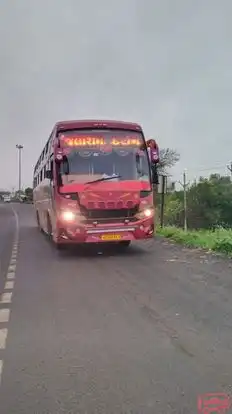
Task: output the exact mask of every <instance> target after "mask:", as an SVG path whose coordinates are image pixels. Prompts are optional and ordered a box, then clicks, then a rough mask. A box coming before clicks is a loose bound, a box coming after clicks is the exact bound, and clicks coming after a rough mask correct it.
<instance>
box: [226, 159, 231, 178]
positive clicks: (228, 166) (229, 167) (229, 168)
mask: <svg viewBox="0 0 232 414" xmlns="http://www.w3.org/2000/svg"><path fill="white" fill-rule="evenodd" d="M227 168H228V170H229V171H230V175H231V179H232V161H231V163H230V165H227Z"/></svg>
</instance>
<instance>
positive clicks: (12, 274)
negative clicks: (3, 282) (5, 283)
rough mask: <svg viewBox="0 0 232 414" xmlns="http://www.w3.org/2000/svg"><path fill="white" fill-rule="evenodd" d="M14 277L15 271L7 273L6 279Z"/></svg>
mask: <svg viewBox="0 0 232 414" xmlns="http://www.w3.org/2000/svg"><path fill="white" fill-rule="evenodd" d="M14 278H15V272H9V273H7V279H14Z"/></svg>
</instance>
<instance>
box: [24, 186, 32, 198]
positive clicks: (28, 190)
mask: <svg viewBox="0 0 232 414" xmlns="http://www.w3.org/2000/svg"><path fill="white" fill-rule="evenodd" d="M25 195H26V197H27V199H28V200H32V199H33V189H32V188H31V187H27V188H26V189H25Z"/></svg>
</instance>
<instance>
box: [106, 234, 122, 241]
mask: <svg viewBox="0 0 232 414" xmlns="http://www.w3.org/2000/svg"><path fill="white" fill-rule="evenodd" d="M101 239H102V240H107V241H111V240H121V236H120V234H103V235H102V236H101Z"/></svg>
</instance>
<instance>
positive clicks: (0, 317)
mask: <svg viewBox="0 0 232 414" xmlns="http://www.w3.org/2000/svg"><path fill="white" fill-rule="evenodd" d="M9 319H10V309H7V308H3V309H0V323H1V322H8V321H9Z"/></svg>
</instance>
